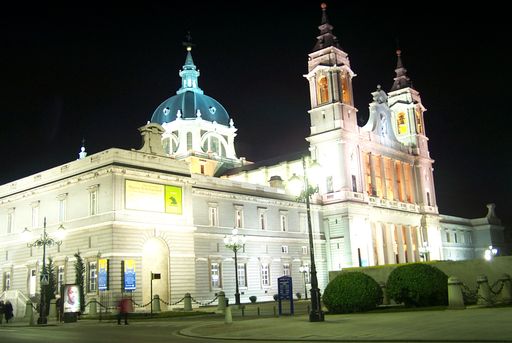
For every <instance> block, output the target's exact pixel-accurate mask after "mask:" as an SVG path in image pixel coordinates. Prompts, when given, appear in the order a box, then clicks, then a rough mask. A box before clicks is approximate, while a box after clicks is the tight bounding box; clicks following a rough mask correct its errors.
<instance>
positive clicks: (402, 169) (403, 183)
mask: <svg viewBox="0 0 512 343" xmlns="http://www.w3.org/2000/svg"><path fill="white" fill-rule="evenodd" d="M400 168H401V169H400V171H401V174H402V180H400V181H402V182H400V184H401V185H402V187H401V188H402V194H403V195H404V198H403V200H402V201H403V202H407V201H408V200H407V192H406V190H407V187H406V185H405V180H406V179H405V168H404V163H403V162H400Z"/></svg>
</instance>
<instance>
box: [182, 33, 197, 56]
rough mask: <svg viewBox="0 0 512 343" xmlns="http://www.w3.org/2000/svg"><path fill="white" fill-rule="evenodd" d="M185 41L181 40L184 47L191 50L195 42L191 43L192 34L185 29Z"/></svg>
mask: <svg viewBox="0 0 512 343" xmlns="http://www.w3.org/2000/svg"><path fill="white" fill-rule="evenodd" d="M185 39H186V41H185V42H183V46H185V47H186V49H187V51H191V50H192V47H193V46H195V44H193V43H192V35H191V34H190V31H187V35H186V36H185Z"/></svg>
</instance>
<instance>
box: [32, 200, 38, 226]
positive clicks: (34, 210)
mask: <svg viewBox="0 0 512 343" xmlns="http://www.w3.org/2000/svg"><path fill="white" fill-rule="evenodd" d="M32 227H33V228H36V227H39V205H37V206H33V207H32Z"/></svg>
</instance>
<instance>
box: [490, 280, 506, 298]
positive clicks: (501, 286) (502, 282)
mask: <svg viewBox="0 0 512 343" xmlns="http://www.w3.org/2000/svg"><path fill="white" fill-rule="evenodd" d="M498 283H501V285H500V289H498V290H497V291H495V290H494V287H496V285H497V284H498ZM503 287H505V281H503V280H497V281H496V282H495V283H493V284H492V286H490V289H491V293H493V294H494V295H498V294H500V293H501V291H502V290H503Z"/></svg>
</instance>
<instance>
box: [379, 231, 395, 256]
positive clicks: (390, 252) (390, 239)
mask: <svg viewBox="0 0 512 343" xmlns="http://www.w3.org/2000/svg"><path fill="white" fill-rule="evenodd" d="M382 225H383V227H384V232H385V234H386V235H385V236H386V252H387V254H386V255H387V259H386V261H387V263H388V264H395V263H396V257H395V248H394V246H393V245H394V242H395V238H394V237H395V236H394V232H393V230H394V227H395V225H394V224H388V225H386V224H385V223H382Z"/></svg>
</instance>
